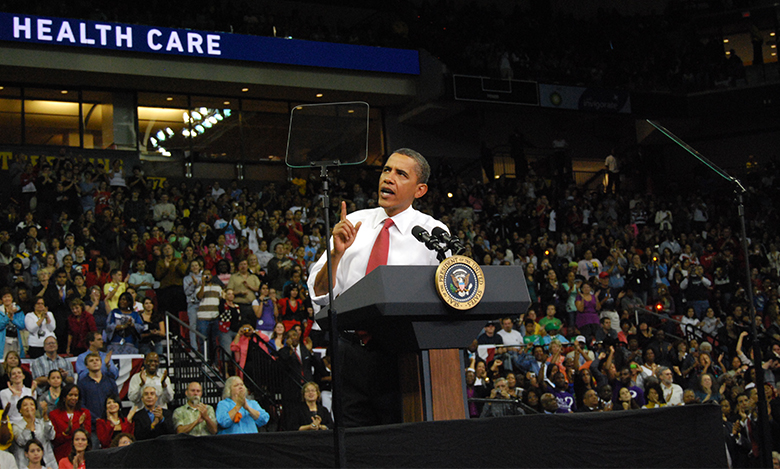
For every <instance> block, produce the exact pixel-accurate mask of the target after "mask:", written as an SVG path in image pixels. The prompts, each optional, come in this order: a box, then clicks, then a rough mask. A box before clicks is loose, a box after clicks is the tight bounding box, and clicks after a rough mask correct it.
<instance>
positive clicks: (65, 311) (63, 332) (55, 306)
mask: <svg viewBox="0 0 780 469" xmlns="http://www.w3.org/2000/svg"><path fill="white" fill-rule="evenodd" d="M74 292H75V289H74V288H73V284H71V283H70V282H69V281H68V274H67V273H66V272H65V270H64V269H57V270H56V271H55V272H54V281H53V282H49V285H48V286H47V287H46V291H45V292H44V293H43V299H44V301H45V302H46V306H48V307H49V311H51V313H52V314H53V315H54V319H55V321H56V322H57V327H56V329H55V330H54V334H55V335H56V336H57V338H58V339H59V348H58V349H57V352H58V353H65V352H66V350H65V349H66V348H67V347H68V340H67V338H68V316H69V315H70V305H69V304H68V302H69V301H70V300H71V299H72V298H73V297H74V295H75V293H74Z"/></svg>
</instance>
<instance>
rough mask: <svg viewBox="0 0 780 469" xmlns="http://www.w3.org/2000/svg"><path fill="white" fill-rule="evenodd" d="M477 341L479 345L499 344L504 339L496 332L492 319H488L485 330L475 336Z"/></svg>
mask: <svg viewBox="0 0 780 469" xmlns="http://www.w3.org/2000/svg"><path fill="white" fill-rule="evenodd" d="M477 343H478V344H479V345H501V344H503V343H504V339H502V338H501V336H500V335H498V334H496V323H495V322H494V321H488V322H487V324H485V330H484V332H483V333H482V334H480V335H479V337H477Z"/></svg>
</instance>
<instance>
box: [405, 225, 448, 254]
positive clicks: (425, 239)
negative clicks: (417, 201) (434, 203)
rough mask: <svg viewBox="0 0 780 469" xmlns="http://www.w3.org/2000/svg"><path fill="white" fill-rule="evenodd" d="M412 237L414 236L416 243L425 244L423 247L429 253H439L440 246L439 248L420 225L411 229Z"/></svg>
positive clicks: (435, 241)
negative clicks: (428, 250) (429, 251)
mask: <svg viewBox="0 0 780 469" xmlns="http://www.w3.org/2000/svg"><path fill="white" fill-rule="evenodd" d="M412 236H414V237H415V239H417V241H419V242H421V243H423V244H425V247H426V248H428V249H430V250H431V251H436V252H439V251H440V250H441V246H439V243H437V240H436V239H435V238H433V237H431V235H430V233H428V231H426V230H425V228H423V227H422V226H420V225H417V226H415V227H414V228H412Z"/></svg>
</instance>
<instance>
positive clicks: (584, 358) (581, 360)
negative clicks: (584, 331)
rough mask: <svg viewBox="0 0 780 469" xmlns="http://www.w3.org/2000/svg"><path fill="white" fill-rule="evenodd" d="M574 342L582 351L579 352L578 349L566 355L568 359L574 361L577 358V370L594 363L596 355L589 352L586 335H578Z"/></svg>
mask: <svg viewBox="0 0 780 469" xmlns="http://www.w3.org/2000/svg"><path fill="white" fill-rule="evenodd" d="M574 342H575V343H578V344H579V345H580V350H579V352H578V351H577V350H576V349H575V350H572V351H571V352H569V353H567V354H566V358H571V359H572V360H574V359H575V358H576V359H577V361H576V362H575V368H579V367H581V366H582V365H584V364H585V363H588V362H592V361H593V360H595V359H596V355H595V354H594V353H593V351H591V350H588V348H587V347H588V341H587V339H585V336H584V335H578V336H577V337H575V338H574Z"/></svg>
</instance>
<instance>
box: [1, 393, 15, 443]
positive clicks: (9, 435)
mask: <svg viewBox="0 0 780 469" xmlns="http://www.w3.org/2000/svg"><path fill="white" fill-rule="evenodd" d="M10 409H11V403H10V402H9V403H8V404H7V405H6V406H5V410H2V411H0V451H5V450H7V449H8V448H9V447H10V446H11V443H13V442H14V430H13V428H12V427H11V422H10V421H9V420H8V411H9V410H10Z"/></svg>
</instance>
